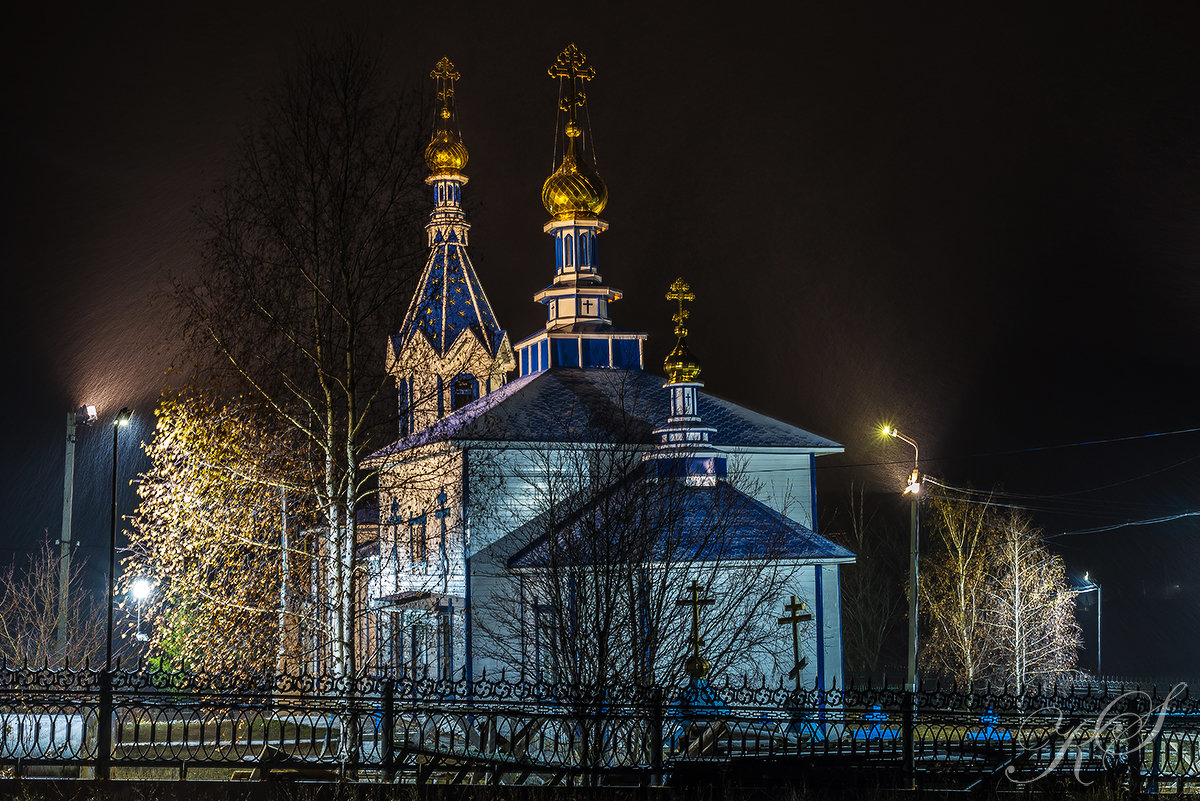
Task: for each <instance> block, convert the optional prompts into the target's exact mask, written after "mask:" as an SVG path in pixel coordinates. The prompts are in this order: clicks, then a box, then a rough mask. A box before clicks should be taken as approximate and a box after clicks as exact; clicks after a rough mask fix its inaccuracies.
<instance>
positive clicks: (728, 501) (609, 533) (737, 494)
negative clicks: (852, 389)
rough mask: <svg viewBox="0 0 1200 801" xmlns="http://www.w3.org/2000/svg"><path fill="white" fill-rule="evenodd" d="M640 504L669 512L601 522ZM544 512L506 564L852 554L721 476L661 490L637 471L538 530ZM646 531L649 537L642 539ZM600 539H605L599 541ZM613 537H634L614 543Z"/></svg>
mask: <svg viewBox="0 0 1200 801" xmlns="http://www.w3.org/2000/svg"><path fill="white" fill-rule="evenodd" d="M659 495H663V497H659ZM639 504H648V505H650V506H651V507H660V506H666V507H669V508H670V510H671V511H669V512H667V513H662V514H654V513H652V514H651V516H652V517H654V518H655V519H654V520H652V521H642V520H640V519H636V520H632V521H629V520H621V521H614V520H608V519H605V515H606V513H605V512H603V511H601V510H605V509H608V510H611V509H613V508H620V509H624V508H627V507H630V506H637V505H639ZM549 515H550V512H545V513H543V514H541V515H539V516H538V517H535V518H534V519H533V520H531V521H529V522H528V523H526V524H525V525H524V526H522V527H521V529H518V530H517V531H516V532H514V536H515V539H516V540H517V541H518V542H519V541H522V539H530V538H532V541H531V542H530V543H529V544H528V545H527V546H525V547H524V548H521V549H520V550H519V551H517V552H516V553H515V554H514V555H513V556H512V557H511V558H510V559H509V561H508V566H509V567H512V568H536V567H547V566H551V565H554V564H557V565H558V566H561V564H562V561H563V560H565V561H568V562H572V563H577V564H594V563H603V562H604V561H608V560H620V559H622V558H629V556H628V555H629V554H636V556H634V557H633V558H638V559H644V560H646V561H650V562H657V561H669V562H684V561H687V562H713V561H736V560H756V559H770V560H778V559H788V560H798V561H813V562H822V561H849V560H853V558H854V554H853V553H851V552H850V551H848V550H847V549H845V548H843V547H842V546H840V545H837V544H836V543H834V542H831V541H830V540H828V539H826V538H825V537H822V536H821V535H819V534H817V533H815V532H814V531H812V530H811V529H809V528H808V527H807V526H804V525H801V524H800V523H798V522H796V521H795V520H792V519H791V518H789V517H788V516H786V515H784V514H783V513H781V512H780V511H778V510H777V509H773V508H771V507H770V506H767V505H766V504H765V503H763V502H761V501H759V500H757V499H756V498H754V497H752V496H750V495H748V494H746V493H744V492H742V491H740V490H738V489H737V488H735V487H734V486H732V485H730V484H729V483H727V482H724V481H721V482H718V483H717V484H716V485H715V486H682V485H679V484H674V483H672V484H669V485H666V486H665V487H664V486H663V485H662V484H661V483H660V482H655V481H653V480H652V479H650V478H648V476H647V473H646V472H645V471H636V472H635V473H634V474H632V475H631V476H630V477H629V478H627V479H626V480H625V481H622V482H620V483H619V484H618V485H617V486H616V487H613V488H611V489H609V490H607V491H605V492H603V493H601V494H600V495H599V496H598V497H596V498H594V499H592V500H591V501H589V502H587V503H585V504H583V505H582V507H581V508H580V509H579V510H577V511H576V512H575V513H574V514H571V515H568V516H566V519H565V521H564V522H563V523H561V524H560V525H558V526H555V527H554V528H553V530H552V531H545V529H546V528H547V527H548V526H549V523H548V516H549ZM635 518H636V515H635ZM643 523H649V525H642V524H643ZM648 529H649V530H650V534H649V535H650V536H652V537H653V540H652V541H645V540H643V539H641V538H642V537H643V534H644V532H647V530H648ZM539 532H541V533H539ZM605 537H610V538H612V539H611V540H609V541H599V540H601V539H602V538H605ZM620 538H633V540H634V541H633V542H620V541H617V540H619V539H620ZM556 543H557V544H558V546H557V550H556ZM623 555H624V556H623Z"/></svg>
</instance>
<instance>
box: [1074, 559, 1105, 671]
mask: <svg viewBox="0 0 1200 801" xmlns="http://www.w3.org/2000/svg"><path fill="white" fill-rule="evenodd" d="M1083 581H1084V583H1083V584H1082V585H1080V586H1078V587H1072V588H1071V592H1073V593H1074V594H1075V595H1083V594H1084V593H1087V592H1095V593H1096V678H1097V679H1099V678H1100V677H1102V676H1103V675H1104V671H1103V670H1102V669H1101V668H1102V665H1101V662H1100V653H1101V652H1100V619H1101V618H1100V610H1101V606H1100V602H1101V600H1102V599H1103V597H1104V596H1103V595H1102V594H1101V592H1100V582H1098V581H1093V580H1092V579H1090V578H1088V574H1087V573H1084V574H1083Z"/></svg>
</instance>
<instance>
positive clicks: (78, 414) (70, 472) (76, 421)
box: [55, 406, 96, 659]
mask: <svg viewBox="0 0 1200 801" xmlns="http://www.w3.org/2000/svg"><path fill="white" fill-rule="evenodd" d="M94 422H96V407H95V406H81V407H79V409H77V410H75V411H73V412H67V454H66V459H65V463H64V467H63V513H62V534H61V535H60V537H59V540H58V543H59V557H58V623H57V624H56V629H57V638H56V643H55V645H56V647H57V653H58V655H59V658H62V659H65V658H66V653H67V604H68V603H69V599H68V597H67V594H68V587H69V585H70V583H71V545H72V540H71V506H72V504H73V503H74V496H75V427H76V426H78V425H80V424H83V425H85V426H90V425H91V424H92V423H94Z"/></svg>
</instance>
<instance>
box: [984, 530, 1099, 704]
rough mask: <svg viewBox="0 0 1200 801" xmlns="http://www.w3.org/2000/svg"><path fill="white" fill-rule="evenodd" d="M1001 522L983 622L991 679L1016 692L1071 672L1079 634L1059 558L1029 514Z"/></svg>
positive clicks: (1071, 596) (1077, 650) (994, 549)
mask: <svg viewBox="0 0 1200 801" xmlns="http://www.w3.org/2000/svg"><path fill="white" fill-rule="evenodd" d="M999 519H1000V523H1001V530H1000V531H999V532H998V536H997V537H996V538H995V544H994V545H993V548H992V558H991V560H990V561H991V569H990V571H989V575H988V581H987V583H986V584H985V587H986V600H985V607H986V609H985V614H984V617H983V624H984V629H985V631H986V635H985V636H986V639H987V640H988V641H989V642H990V643H991V644H992V647H991V652H992V662H993V669H992V673H993V675H994V677H995V678H997V679H999V680H1002V681H1004V682H1005V683H1007V684H1008V685H1010V686H1011V687H1013V688H1014V689H1016V691H1017V692H1018V693H1019V692H1021V691H1022V690H1023V689H1024V688H1026V687H1027V686H1029V685H1030V684H1031V683H1035V682H1040V681H1046V680H1053V679H1055V678H1057V677H1059V676H1061V675H1063V674H1064V673H1067V672H1068V671H1070V670H1071V669H1072V668H1074V667H1075V662H1076V660H1077V658H1078V654H1079V647H1080V645H1081V644H1082V632H1081V631H1080V628H1079V623H1078V621H1077V620H1076V619H1075V595H1074V594H1073V593H1072V592H1071V591H1070V587H1069V585H1068V583H1067V571H1066V567H1065V566H1064V564H1063V560H1062V557H1061V556H1059V555H1057V554H1052V553H1050V552H1049V551H1047V550H1046V548H1045V546H1044V545H1043V544H1042V542H1041V533H1040V532H1039V531H1038V530H1037V529H1036V528H1034V527H1033V525H1032V522H1031V521H1030V519H1029V517H1028V516H1027V515H1024V514H1021V513H1020V512H1015V511H1014V512H1010V513H1008V514H1005V515H1003V516H1001V517H1000V518H999Z"/></svg>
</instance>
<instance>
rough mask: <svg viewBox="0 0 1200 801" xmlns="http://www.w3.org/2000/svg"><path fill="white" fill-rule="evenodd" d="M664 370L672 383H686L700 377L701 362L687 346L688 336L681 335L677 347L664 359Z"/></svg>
mask: <svg viewBox="0 0 1200 801" xmlns="http://www.w3.org/2000/svg"><path fill="white" fill-rule="evenodd" d="M663 370H665V371H666V373H667V378H668V379H669V380H670V382H671V383H672V384H686V383H691V382H693V381H695V380H696V379H697V378H699V377H700V362H698V361H696V357H694V356H692V354H691V352H690V351H689V350H688V347H687V337H680V338H679V341H678V342H676V343H675V348H674V350H672V351H671V352H670V353H669V354H667V358H666V359H664V360H663Z"/></svg>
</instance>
